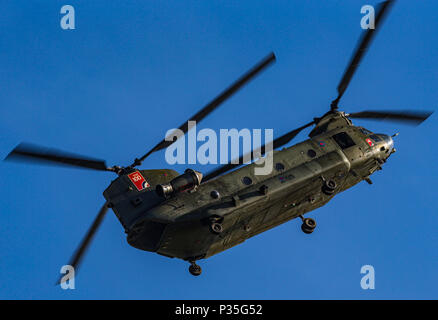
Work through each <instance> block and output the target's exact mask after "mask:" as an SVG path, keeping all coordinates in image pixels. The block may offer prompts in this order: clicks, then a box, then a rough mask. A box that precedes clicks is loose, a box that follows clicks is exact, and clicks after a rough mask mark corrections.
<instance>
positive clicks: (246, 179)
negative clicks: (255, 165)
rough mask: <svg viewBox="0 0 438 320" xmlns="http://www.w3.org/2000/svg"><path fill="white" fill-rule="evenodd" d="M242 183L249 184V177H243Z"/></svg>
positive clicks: (250, 180)
mask: <svg viewBox="0 0 438 320" xmlns="http://www.w3.org/2000/svg"><path fill="white" fill-rule="evenodd" d="M242 183H243V184H245V185H247V186H249V185H250V184H251V183H252V179H251V178H250V177H243V179H242Z"/></svg>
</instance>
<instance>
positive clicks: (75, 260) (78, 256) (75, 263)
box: [58, 203, 108, 284]
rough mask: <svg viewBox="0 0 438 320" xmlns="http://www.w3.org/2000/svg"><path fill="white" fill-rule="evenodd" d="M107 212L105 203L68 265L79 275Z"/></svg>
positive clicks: (59, 281)
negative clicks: (83, 260) (82, 263)
mask: <svg viewBox="0 0 438 320" xmlns="http://www.w3.org/2000/svg"><path fill="white" fill-rule="evenodd" d="M107 211H108V205H107V203H105V204H104V205H103V206H102V208H101V209H100V211H99V213H98V215H97V217H96V218H95V219H94V221H93V224H92V225H91V227H90V229H88V232H87V233H86V235H85V237H84V238H83V239H82V242H81V243H80V245H79V247H78V249H77V250H76V251H75V253H74V254H73V256H72V257H71V259H70V262H69V263H68V264H69V265H70V266H72V267H73V268H74V271H75V274H77V271H78V268H79V265H80V263H81V261H82V258H83V257H84V254H85V252H86V251H87V249H88V247H89V245H90V244H91V241H92V240H93V237H94V235H95V234H96V231H97V229H98V228H99V227H100V225H101V223H102V221H103V218H104V217H105V214H106V212H107ZM61 280H62V277H61V278H60V279H59V280H58V284H59V283H61Z"/></svg>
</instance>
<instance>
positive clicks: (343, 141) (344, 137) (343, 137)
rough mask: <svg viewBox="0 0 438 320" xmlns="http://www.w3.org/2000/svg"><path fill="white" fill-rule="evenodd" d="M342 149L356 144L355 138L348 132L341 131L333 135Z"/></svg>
mask: <svg viewBox="0 0 438 320" xmlns="http://www.w3.org/2000/svg"><path fill="white" fill-rule="evenodd" d="M332 138H333V139H335V141H336V143H337V144H338V145H339V146H340V147H341V149H347V148H350V147H352V146H354V145H355V143H354V141H353V139H351V137H350V136H349V135H348V134H347V133H346V132H339V133H337V134H335V135H334V136H333V137H332Z"/></svg>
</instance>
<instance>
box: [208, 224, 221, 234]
mask: <svg viewBox="0 0 438 320" xmlns="http://www.w3.org/2000/svg"><path fill="white" fill-rule="evenodd" d="M210 231H211V232H213V233H214V234H220V233H222V231H224V227H223V226H222V224H220V223H219V222H213V223H212V224H211V225H210Z"/></svg>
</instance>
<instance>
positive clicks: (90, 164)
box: [5, 143, 112, 171]
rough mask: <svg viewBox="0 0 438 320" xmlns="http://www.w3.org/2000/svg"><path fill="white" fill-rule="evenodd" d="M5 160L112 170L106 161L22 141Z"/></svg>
mask: <svg viewBox="0 0 438 320" xmlns="http://www.w3.org/2000/svg"><path fill="white" fill-rule="evenodd" d="M5 160H10V161H27V162H50V163H56V164H60V165H68V166H74V167H81V168H87V169H94V170H101V171H112V170H111V169H110V168H107V166H106V165H105V161H103V160H97V159H92V158H87V157H83V156H79V155H75V154H72V153H67V152H64V151H60V150H56V149H48V148H43V147H40V146H36V145H32V144H27V143H20V144H19V145H18V146H17V147H15V149H14V150H12V151H11V153H9V155H8V156H7V157H6V158H5Z"/></svg>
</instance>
